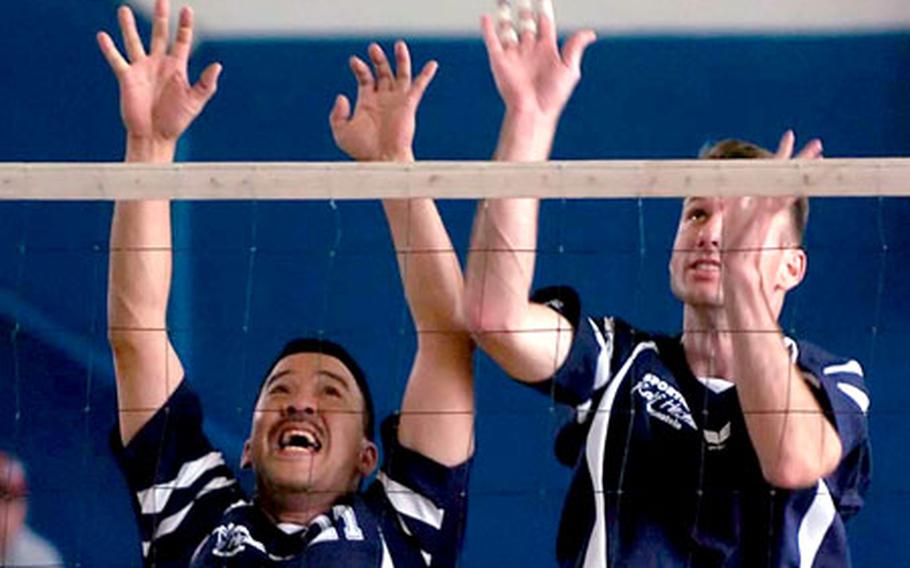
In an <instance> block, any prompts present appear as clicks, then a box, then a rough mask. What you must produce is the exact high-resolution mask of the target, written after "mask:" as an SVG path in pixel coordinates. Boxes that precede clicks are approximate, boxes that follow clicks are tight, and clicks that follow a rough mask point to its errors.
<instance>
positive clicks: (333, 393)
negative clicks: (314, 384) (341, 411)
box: [323, 385, 341, 398]
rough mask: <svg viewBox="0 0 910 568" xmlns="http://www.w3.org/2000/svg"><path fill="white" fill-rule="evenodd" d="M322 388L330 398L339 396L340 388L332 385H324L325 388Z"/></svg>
mask: <svg viewBox="0 0 910 568" xmlns="http://www.w3.org/2000/svg"><path fill="white" fill-rule="evenodd" d="M323 390H324V392H325V394H326V395H328V396H330V397H332V398H341V390H339V389H338V387H336V386H334V385H326V386H325V389H323Z"/></svg>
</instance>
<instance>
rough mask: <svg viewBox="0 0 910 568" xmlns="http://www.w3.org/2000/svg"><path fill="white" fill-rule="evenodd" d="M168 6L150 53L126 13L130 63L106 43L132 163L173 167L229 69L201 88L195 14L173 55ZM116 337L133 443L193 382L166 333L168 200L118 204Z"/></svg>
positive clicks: (214, 73)
mask: <svg viewBox="0 0 910 568" xmlns="http://www.w3.org/2000/svg"><path fill="white" fill-rule="evenodd" d="M168 11H169V6H168V2H167V0H158V1H157V2H156V4H155V14H154V22H153V26H152V39H151V44H150V46H149V51H148V53H146V51H145V48H144V46H143V44H142V40H141V39H140V38H139V34H138V32H137V30H136V22H135V18H134V16H133V13H132V11H131V10H130V9H129V8H128V7H126V6H123V7H121V8H120V9H119V11H118V17H119V21H120V29H121V32H122V33H123V43H124V47H125V50H126V54H127V57H126V58H124V57H123V55H121V53H120V52H119V51H118V50H117V48H116V47H115V45H114V42H113V40H112V39H111V37H110V36H109V35H108V34H107V33H104V32H101V33H99V34H98V45H99V46H100V48H101V52H102V53H103V54H104V56H105V58H106V59H107V61H108V63H109V64H110V66H111V69H113V71H114V74H115V75H116V77H117V82H118V83H119V85H120V110H121V115H122V118H123V124H124V126H125V127H126V161H127V162H146V163H168V162H171V161H173V159H174V152H175V149H176V145H177V139H178V138H179V137H180V135H181V134H182V133H183V132H184V131H185V130H186V128H187V127H188V126H189V125H190V123H191V122H192V121H193V119H194V118H195V117H196V116H197V115H198V114H199V113H200V112H201V111H202V108H203V107H204V106H205V104H206V102H208V100H209V99H210V98H211V97H212V95H214V93H215V89H216V85H217V81H218V75H219V73H220V72H221V66H220V65H218V64H213V65H211V66H209V67H208V68H207V69H206V70H205V71H204V72H203V74H202V77H201V78H200V80H199V82H198V83H196V84H195V85H193V86H191V85H190V84H189V82H188V80H187V61H188V59H189V53H190V48H191V45H192V36H193V13H192V11H191V10H190V9H189V8H184V9H183V11H182V12H181V13H180V24H179V27H178V29H177V36H176V40H175V42H174V44H173V46H172V47H171V48H170V50H168V45H167V44H168V17H169V14H168ZM110 250H111V252H110V272H109V279H108V339H109V341H110V345H111V350H112V351H113V355H114V371H115V373H116V376H117V406H118V411H119V424H120V437H121V440H122V441H123V443H124V444H126V443H128V442H129V441H130V440H131V439H132V438H133V436H135V435H136V433H137V432H138V431H139V430H140V429H141V428H142V426H143V425H144V424H145V423H146V422H147V421H148V420H149V419H150V418H151V417H152V416H153V415H154V414H155V412H156V411H157V410H158V409H159V408H161V406H162V405H164V403H165V402H166V401H167V399H168V397H169V396H170V395H171V393H173V392H174V390H176V388H177V386H178V385H179V384H180V381H181V380H183V368H182V366H181V364H180V360H179V358H178V357H177V354H176V353H175V351H174V348H173V347H172V345H171V343H170V340H169V338H168V334H167V329H166V321H165V320H166V314H167V303H168V294H169V293H170V287H171V257H172V254H171V216H170V203H169V202H168V201H130V202H118V203H117V204H116V205H115V207H114V218H113V221H112V223H111V243H110Z"/></svg>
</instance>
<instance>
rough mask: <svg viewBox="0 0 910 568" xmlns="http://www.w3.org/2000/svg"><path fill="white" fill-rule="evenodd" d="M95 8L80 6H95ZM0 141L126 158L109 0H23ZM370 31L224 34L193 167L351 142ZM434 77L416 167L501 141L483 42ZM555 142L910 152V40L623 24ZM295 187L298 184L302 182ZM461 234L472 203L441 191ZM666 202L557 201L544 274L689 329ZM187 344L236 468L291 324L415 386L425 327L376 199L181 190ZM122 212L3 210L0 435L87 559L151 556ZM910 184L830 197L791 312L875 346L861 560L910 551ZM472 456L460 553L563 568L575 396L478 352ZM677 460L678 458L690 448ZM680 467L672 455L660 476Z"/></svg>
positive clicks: (0, 61)
mask: <svg viewBox="0 0 910 568" xmlns="http://www.w3.org/2000/svg"><path fill="white" fill-rule="evenodd" d="M77 4H78V5H77ZM5 19H6V23H7V24H8V25H7V26H5V27H6V32H5V39H6V46H7V48H6V50H5V51H6V52H7V53H12V54H14V55H15V56H7V57H3V58H0V85H2V88H0V130H2V132H3V136H0V159H2V160H5V161H57V160H61V161H70V160H72V161H112V160H117V159H119V158H120V156H121V152H122V149H121V140H122V133H121V127H120V124H119V117H118V112H117V98H116V85H115V83H114V80H113V78H112V77H111V76H110V74H109V72H108V70H107V69H106V66H105V64H104V62H103V60H102V58H101V57H100V55H98V54H97V53H96V50H95V46H94V32H95V31H96V30H97V29H100V28H105V29H108V30H112V29H114V25H115V22H114V17H113V10H112V8H111V5H110V4H109V3H108V2H103V1H95V2H80V3H72V2H62V1H60V2H20V3H15V4H14V5H11V6H9V7H7V10H6V14H5ZM368 39H370V38H364V39H357V40H337V41H336V40H319V41H273V42H264V43H261V42H252V41H246V42H213V43H208V44H205V45H203V46H201V48H200V49H199V50H198V52H197V53H196V55H195V57H194V62H195V64H196V66H197V70H198V69H201V67H202V65H203V64H205V63H207V62H209V61H212V60H218V61H221V62H222V63H224V66H225V73H224V75H223V79H222V82H221V90H220V92H219V93H218V95H217V97H216V98H215V100H214V101H213V102H212V103H211V105H210V106H209V108H208V109H207V110H206V112H205V114H204V115H203V117H202V118H201V119H200V120H199V121H198V122H197V124H196V125H195V126H194V128H193V129H192V131H191V132H190V133H189V134H188V136H187V137H186V139H185V142H184V144H183V146H182V148H181V154H182V156H183V158H184V159H188V160H243V161H247V160H340V159H343V157H342V156H341V154H340V153H339V152H338V151H337V150H336V149H335V148H334V145H333V143H332V140H331V136H330V133H329V131H328V128H327V125H326V114H327V112H328V109H329V107H330V106H331V103H332V100H333V96H334V94H335V93H336V92H338V91H345V92H347V93H348V94H352V93H353V91H354V82H353V80H352V79H351V78H350V77H349V75H348V71H347V66H346V60H347V57H348V55H349V54H351V53H362V52H363V51H364V49H365V47H366V43H367V40H368ZM412 50H413V53H414V55H415V58H416V59H417V60H418V61H424V60H426V58H428V57H430V56H432V57H435V58H437V59H438V60H439V61H440V64H441V69H440V73H439V75H438V77H437V79H436V81H435V82H434V84H433V85H432V86H431V88H430V90H429V92H428V94H427V97H426V99H425V101H424V103H423V107H422V109H421V114H420V116H419V133H418V136H417V140H416V151H417V154H418V156H419V157H421V158H434V159H485V158H486V157H487V156H489V154H490V153H491V151H492V148H493V144H494V141H495V138H496V130H497V127H498V121H499V117H500V113H501V109H500V104H499V102H498V99H497V96H496V94H495V91H494V87H493V83H492V81H491V79H490V77H489V74H488V70H487V64H486V58H485V54H484V52H483V49H482V46H481V43H480V41H479V40H474V39H464V40H420V41H415V42H413V43H412ZM584 71H585V77H584V79H583V81H582V84H581V86H580V87H579V89H578V91H577V93H576V96H575V98H574V99H573V101H572V103H571V104H570V106H569V108H568V110H567V111H566V113H565V117H564V119H563V121H562V127H561V130H560V132H559V136H558V139H557V141H556V147H555V156H556V157H558V158H630V157H635V158H639V157H653V158H669V157H691V156H693V155H694V154H695V153H696V152H697V150H698V148H699V147H700V146H701V145H702V144H703V143H705V142H706V141H709V140H717V139H720V138H723V137H727V136H739V137H744V138H748V139H753V140H756V141H759V142H762V143H764V144H767V145H772V144H773V143H774V141H775V140H776V139H777V137H778V136H779V134H780V133H781V132H782V131H783V130H784V129H785V128H787V127H793V128H795V129H796V130H797V132H798V133H801V134H803V135H804V136H809V135H818V136H821V137H822V138H823V139H824V140H825V146H826V149H827V153H828V155H831V156H889V155H905V156H906V155H910V129H908V126H910V36H908V35H902V34H888V35H868V36H832V37H748V38H698V39H691V38H619V39H607V40H603V41H601V42H600V43H598V44H597V45H595V46H594V47H593V48H592V49H591V50H590V52H589V54H588V56H587V58H586V62H585V68H584ZM302 191H305V189H304V190H302ZM441 206H442V209H443V214H444V217H445V218H446V221H447V222H448V224H449V227H450V229H451V233H452V236H453V239H454V241H455V243H456V247H458V248H459V249H460V250H461V251H462V252H463V251H464V248H465V247H466V243H467V238H468V233H469V229H470V220H471V215H472V209H473V204H472V203H469V202H453V203H443V204H442V205H441ZM677 207H678V203H677V202H676V201H673V200H661V201H642V202H638V201H621V202H610V203H604V202H593V203H592V202H562V201H558V200H554V201H551V202H548V203H546V204H545V206H544V212H543V215H542V227H541V243H540V247H541V254H540V261H539V269H538V282H539V283H541V284H546V283H555V282H568V283H571V284H574V285H575V286H576V287H577V288H578V289H579V290H580V291H581V292H582V295H583V297H585V298H587V302H588V304H587V307H588V308H589V309H590V310H591V311H594V312H613V313H618V314H621V315H623V316H625V317H626V318H627V319H630V320H632V321H634V322H637V323H638V324H639V325H640V326H642V327H649V328H672V329H675V328H676V327H678V325H679V319H680V310H679V307H678V306H677V305H676V304H675V302H674V301H673V300H672V298H671V297H670V295H669V293H668V290H667V277H666V262H667V259H668V250H669V247H670V244H671V240H672V234H673V229H674V224H675V221H676V215H677ZM174 209H175V231H176V238H175V246H176V252H175V266H176V271H177V273H176V276H175V283H174V294H173V298H172V313H171V320H170V321H171V323H172V326H173V328H174V332H173V337H174V341H175V343H176V344H177V346H178V350H179V351H180V352H181V354H182V356H183V358H184V362H185V363H186V367H187V369H188V371H189V373H190V374H191V380H192V381H193V383H194V384H195V385H196V386H197V388H198V389H199V390H201V391H202V394H203V398H204V400H205V404H206V409H207V412H208V422H207V426H208V428H209V431H210V433H211V435H212V437H213V438H214V440H215V442H216V444H218V445H220V446H221V447H223V448H225V449H226V451H227V453H228V456H229V459H231V460H236V459H237V457H238V452H239V450H240V445H241V443H242V440H243V437H244V434H245V432H246V429H247V427H248V422H249V416H250V407H251V403H252V401H251V399H252V396H253V392H254V389H255V386H254V385H255V384H256V383H257V381H258V378H259V373H261V372H262V370H263V368H264V366H265V365H266V363H267V361H268V360H269V359H270V358H271V356H272V355H273V352H274V350H275V349H277V347H278V346H279V345H280V343H281V342H282V341H283V340H284V339H285V338H287V337H288V336H289V335H291V334H312V333H316V332H319V331H324V332H326V333H328V334H330V335H332V336H335V337H339V338H342V339H343V340H344V341H345V342H346V343H347V344H348V345H350V347H351V349H352V350H353V351H354V353H355V354H356V355H357V356H358V357H359V358H360V359H361V361H362V363H363V364H364V366H365V367H366V368H367V369H369V370H370V376H371V380H372V383H373V385H374V389H375V391H376V398H377V404H378V406H379V408H380V410H381V411H390V410H392V409H394V408H395V407H396V405H397V402H398V400H399V397H400V396H401V393H402V389H403V385H404V380H405V378H406V375H407V370H408V365H409V360H410V356H411V354H412V352H413V346H414V339H413V330H412V329H411V327H410V323H409V321H408V317H407V312H406V309H405V306H404V303H403V300H402V297H401V290H400V286H399V284H398V276H397V271H396V267H395V264H394V258H393V256H392V252H391V247H390V245H389V243H388V237H387V234H386V228H385V226H384V221H383V219H382V216H381V210H380V208H379V206H378V204H376V203H367V202H363V203H360V202H356V203H351V202H341V203H337V204H329V203H325V202H322V203H267V202H260V203H249V202H243V203H227V202H225V203H206V204H199V203H181V204H178V205H176V206H175V208H174ZM110 211H111V206H110V205H109V204H106V203H76V204H70V203H67V204H62V203H24V202H7V203H0V334H2V335H0V447H2V448H6V449H12V450H14V451H16V452H17V453H19V454H20V455H22V456H23V458H24V459H25V460H26V462H27V463H28V466H29V469H30V473H31V489H32V510H31V522H32V524H33V525H34V526H35V527H36V528H37V529H38V530H39V532H41V533H43V534H45V535H47V536H48V537H50V538H51V539H52V540H53V541H54V542H56V543H57V544H58V546H59V547H60V549H61V551H62V553H63V555H64V557H65V558H66V560H67V562H68V564H69V565H73V566H91V567H95V566H112V567H122V566H135V565H138V564H139V562H138V544H137V541H136V533H135V529H134V528H133V524H132V518H131V511H130V507H129V504H128V503H129V497H128V495H127V493H126V489H125V487H124V484H123V483H122V481H121V479H120V477H119V474H118V472H117V470H116V468H115V467H114V465H113V463H112V460H111V457H110V453H109V451H108V448H107V433H108V431H109V428H110V427H111V425H112V424H113V421H114V418H115V396H114V390H113V378H112V372H111V365H110V360H109V353H108V351H107V349H106V343H105V329H104V322H105V312H104V308H105V306H104V302H105V299H104V294H105V281H106V270H107V263H106V251H105V247H106V241H107V231H108V223H109V216H110ZM908 221H910V203H908V202H907V201H906V200H882V201H879V200H847V199H838V200H834V199H832V200H823V201H819V200H817V201H815V202H814V204H813V220H812V223H811V224H810V229H809V235H808V247H809V251H810V258H811V261H810V271H809V277H808V279H807V281H806V282H805V283H804V284H803V286H802V287H801V288H800V290H799V291H797V292H796V293H795V294H794V295H793V296H792V297H791V299H790V301H789V304H788V307H787V310H786V312H785V314H784V318H783V324H784V326H785V327H786V328H787V329H788V331H792V332H794V333H798V334H800V335H803V336H806V337H810V338H812V339H814V340H816V341H817V342H818V343H820V344H822V345H825V346H827V347H829V348H830V349H831V350H832V351H835V352H841V353H845V354H851V355H854V356H856V357H858V358H859V359H861V360H862V361H863V363H864V365H865V367H866V369H867V375H868V377H869V385H870V388H871V389H872V393H873V406H872V411H871V416H870V422H871V426H872V435H873V438H874V444H875V447H874V452H875V455H874V458H875V480H874V485H873V489H872V493H871V494H870V496H869V500H868V504H867V507H866V509H865V510H864V511H863V512H862V513H861V514H860V516H859V517H858V518H857V519H856V520H855V521H854V522H852V523H851V524H850V525H849V529H850V532H851V539H852V543H853V552H854V559H855V561H856V564H857V565H858V566H885V565H888V566H900V565H910V552H908V551H907V549H906V547H905V546H903V544H904V541H905V537H906V534H907V533H908V530H910V522H908V521H907V519H906V516H905V515H904V511H906V510H907V509H908V507H910V498H908V491H907V482H906V473H907V472H908V471H910V456H908V453H907V452H906V447H907V445H908V443H910V434H908V429H907V427H906V408H907V407H908V405H910V386H908V381H907V377H908V371H910V368H908V363H907V362H906V360H905V358H904V357H903V353H904V351H905V350H906V347H905V346H906V345H907V344H908V340H910V300H908V298H910V285H908V284H907V282H908V278H907V276H908V274H907V271H906V268H905V267H906V266H908V265H910V262H908V261H910V247H908V245H910V237H908V231H907V228H906V227H907V223H908ZM477 391H478V425H477V435H478V454H477V465H476V469H475V474H474V477H473V482H472V488H471V498H472V509H471V516H470V519H469V522H468V523H469V524H468V540H467V550H466V553H465V556H464V563H463V564H464V565H465V566H498V565H516V566H548V565H551V564H552V562H551V561H550V559H552V557H553V552H552V551H553V542H554V535H555V528H556V522H557V519H558V514H559V507H560V502H561V496H562V493H563V490H564V488H565V486H566V483H567V478H568V471H566V470H563V469H561V468H560V467H558V466H557V465H556V464H555V461H554V460H553V459H552V458H551V448H552V438H553V431H554V429H555V427H556V424H557V423H558V421H559V418H560V417H561V413H560V411H559V410H555V409H553V408H551V405H550V404H549V402H548V401H547V400H545V399H542V398H539V397H538V396H537V395H533V394H531V393H528V392H525V391H524V390H523V389H521V388H520V387H517V386H513V385H511V384H509V383H508V382H507V380H506V379H505V378H503V377H502V376H501V375H500V374H499V373H498V372H496V371H495V369H494V368H493V367H492V365H491V364H490V363H489V362H488V360H486V359H485V358H484V357H479V358H478V363H477ZM670 465H671V464H668V466H670ZM669 470H671V467H668V471H669Z"/></svg>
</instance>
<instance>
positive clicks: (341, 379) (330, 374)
mask: <svg viewBox="0 0 910 568" xmlns="http://www.w3.org/2000/svg"><path fill="white" fill-rule="evenodd" d="M316 374H317V375H324V376H326V377H328V378H330V379H335V380H336V381H337V382H339V383H341V385H342V386H343V387H344V390H346V391H348V392H350V391H351V387H350V385H349V384H348V381H347V380H345V378H344V377H343V376H341V375H339V374H337V373H333V372H332V371H328V370H326V369H320V370H319V371H317V372H316Z"/></svg>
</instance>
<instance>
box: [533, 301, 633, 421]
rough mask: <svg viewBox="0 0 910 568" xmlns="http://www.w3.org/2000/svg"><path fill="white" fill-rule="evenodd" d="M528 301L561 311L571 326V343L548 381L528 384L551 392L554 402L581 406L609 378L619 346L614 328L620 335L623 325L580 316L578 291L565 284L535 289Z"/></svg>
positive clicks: (611, 320) (586, 404) (608, 320)
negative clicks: (560, 364)
mask: <svg viewBox="0 0 910 568" xmlns="http://www.w3.org/2000/svg"><path fill="white" fill-rule="evenodd" d="M531 301H532V302H536V303H539V304H543V305H545V306H547V307H548V308H550V309H552V310H555V311H556V312H558V313H560V314H562V316H563V317H565V318H566V319H567V320H568V321H569V323H571V324H572V328H573V330H574V333H573V336H572V346H571V347H570V348H569V353H568V355H567V356H566V360H565V361H564V362H563V364H562V366H561V367H560V368H559V369H557V371H556V373H554V374H553V376H552V378H551V379H550V380H549V381H544V382H541V383H537V384H534V385H531V386H532V388H535V389H537V390H539V391H541V392H544V393H546V394H551V395H552V396H553V397H554V398H555V400H556V401H557V402H560V403H562V404H567V405H570V406H573V407H576V409H583V408H584V407H585V406H588V405H590V404H591V400H592V399H593V398H594V396H595V394H596V393H597V392H598V391H599V390H601V389H603V387H605V386H606V385H607V383H608V382H609V381H610V378H611V377H612V367H613V366H614V365H613V361H614V358H615V357H614V355H616V351H617V349H616V348H617V347H618V346H619V345H618V344H617V332H620V335H622V333H621V331H622V329H624V328H625V327H626V326H624V325H623V324H622V322H620V321H619V320H614V319H613V318H593V317H583V316H582V311H581V301H580V299H579V298H578V294H577V293H576V292H575V290H573V289H572V288H569V287H566V286H556V287H551V288H543V289H541V290H538V291H537V292H535V293H534V295H533V296H532V297H531ZM617 324H619V327H617ZM621 339H622V338H620V342H621Z"/></svg>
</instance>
